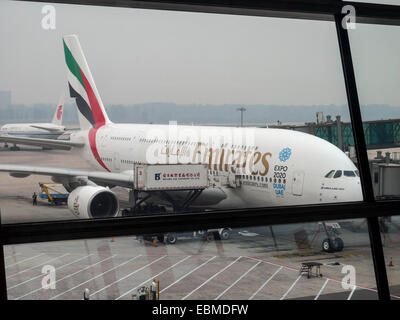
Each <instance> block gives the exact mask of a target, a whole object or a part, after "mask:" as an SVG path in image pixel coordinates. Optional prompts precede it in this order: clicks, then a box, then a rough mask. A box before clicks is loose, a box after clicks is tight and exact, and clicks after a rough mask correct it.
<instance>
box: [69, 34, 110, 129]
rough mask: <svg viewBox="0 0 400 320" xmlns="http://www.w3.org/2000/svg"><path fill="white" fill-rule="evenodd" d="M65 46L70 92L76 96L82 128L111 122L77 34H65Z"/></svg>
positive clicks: (96, 126)
mask: <svg viewBox="0 0 400 320" xmlns="http://www.w3.org/2000/svg"><path fill="white" fill-rule="evenodd" d="M63 46H64V54H65V62H66V65H67V74H68V76H67V78H68V86H69V92H70V96H71V98H75V100H76V104H77V106H78V117H79V122H80V126H81V129H82V130H85V129H89V128H99V127H101V126H103V125H105V124H108V123H111V121H110V119H109V118H108V116H107V113H106V110H105V108H104V105H103V102H102V101H101V98H100V95H99V93H98V91H97V88H96V84H95V83H94V80H93V77H92V73H91V72H90V69H89V66H88V64H87V62H86V58H85V55H84V54H83V51H82V48H81V45H80V43H79V40H78V37H77V36H76V35H68V36H64V37H63Z"/></svg>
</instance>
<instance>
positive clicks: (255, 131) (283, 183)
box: [71, 124, 362, 208]
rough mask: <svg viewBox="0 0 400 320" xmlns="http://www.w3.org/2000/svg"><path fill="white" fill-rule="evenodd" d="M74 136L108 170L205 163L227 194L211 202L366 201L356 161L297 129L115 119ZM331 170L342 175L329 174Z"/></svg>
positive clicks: (87, 156)
mask: <svg viewBox="0 0 400 320" xmlns="http://www.w3.org/2000/svg"><path fill="white" fill-rule="evenodd" d="M94 131H97V132H94ZM89 136H91V138H90V137H89ZM71 140H78V141H82V140H84V141H86V146H85V147H84V148H83V149H81V150H82V151H81V152H82V156H83V157H84V158H85V159H87V160H89V161H91V162H92V163H93V164H94V165H95V166H96V167H97V168H99V169H103V170H108V171H110V172H126V173H129V172H132V169H133V165H134V164H135V163H162V164H165V163H208V164H209V175H210V179H211V180H212V181H213V185H214V186H215V187H216V188H220V189H221V190H223V191H224V192H225V194H226V195H227V197H226V199H225V200H223V201H221V202H220V203H219V204H218V205H216V206H213V207H214V208H233V207H261V206H265V207H266V206H276V205H299V204H318V203H328V202H346V201H361V200H362V192H361V186H360V179H359V177H358V172H357V168H356V167H355V165H354V164H353V162H352V161H351V160H350V159H349V158H348V157H347V156H346V155H345V154H344V153H343V152H342V151H341V150H339V149H338V148H337V147H335V146H334V145H332V144H331V143H329V142H327V141H325V140H322V139H320V138H318V137H315V136H312V135H309V134H305V133H301V132H296V131H292V130H283V129H261V128H231V127H206V126H169V125H141V124H137V125H136V124H110V125H104V126H102V127H100V128H98V129H92V133H90V130H89V131H80V132H77V133H73V134H72V135H71ZM90 140H91V141H90ZM332 170H335V172H336V171H338V170H340V171H342V174H341V175H340V176H339V174H336V176H338V177H335V178H333V177H330V178H325V175H326V174H327V173H328V172H330V171H332ZM344 172H346V175H344ZM229 175H230V176H232V175H233V176H235V175H236V176H240V181H241V186H240V187H237V188H232V187H230V186H228V185H226V184H225V185H224V184H221V183H220V182H221V181H222V180H223V179H224V178H226V177H228V176H229ZM225 180H226V179H225Z"/></svg>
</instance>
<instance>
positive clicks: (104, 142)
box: [100, 134, 108, 147]
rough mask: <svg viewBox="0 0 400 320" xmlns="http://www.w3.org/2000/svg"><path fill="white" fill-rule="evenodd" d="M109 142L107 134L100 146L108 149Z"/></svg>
mask: <svg viewBox="0 0 400 320" xmlns="http://www.w3.org/2000/svg"><path fill="white" fill-rule="evenodd" d="M107 141H108V134H105V135H104V136H101V142H100V145H101V146H102V147H106V146H107Z"/></svg>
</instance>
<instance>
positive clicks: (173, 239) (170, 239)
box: [167, 234, 177, 244]
mask: <svg viewBox="0 0 400 320" xmlns="http://www.w3.org/2000/svg"><path fill="white" fill-rule="evenodd" d="M176 240H177V239H176V236H175V235H174V234H169V235H168V236H167V242H168V243H169V244H175V243H176Z"/></svg>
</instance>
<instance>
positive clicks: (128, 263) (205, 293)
mask: <svg viewBox="0 0 400 320" xmlns="http://www.w3.org/2000/svg"><path fill="white" fill-rule="evenodd" d="M0 159H1V160H0V161H1V163H14V164H19V163H20V164H28V163H29V164H32V165H40V166H55V167H69V168H80V169H91V167H90V165H89V164H88V163H86V162H85V161H83V160H81V159H80V158H79V157H78V156H77V155H74V154H72V153H70V152H68V151H56V150H50V151H48V150H47V151H42V150H40V149H35V148H25V149H23V150H22V151H17V152H11V151H7V150H4V149H0ZM0 176H1V179H0V208H1V219H2V223H20V222H33V221H46V220H47V221H49V220H63V219H64V220H65V219H76V218H75V216H74V215H72V213H70V211H69V210H68V208H67V207H66V206H51V205H49V204H48V203H46V202H44V201H43V202H42V201H40V202H39V205H38V206H32V198H31V197H32V193H33V192H34V191H36V192H38V191H39V186H38V183H39V182H49V181H50V178H49V177H45V176H30V177H28V178H23V179H21V178H13V177H10V176H8V175H7V174H6V173H0ZM116 193H117V194H118V196H119V197H120V198H121V199H122V200H121V202H124V201H126V200H127V198H128V192H127V191H126V190H124V189H122V188H118V189H116ZM341 225H342V228H341V229H340V233H341V234H340V237H341V238H342V239H343V240H344V244H345V247H344V250H343V251H341V252H336V253H326V252H323V251H322V250H321V242H322V240H323V239H324V238H326V235H325V234H324V232H323V228H322V227H321V225H319V224H317V223H313V224H297V225H285V226H274V227H273V232H274V237H273V235H272V233H271V232H270V231H271V230H270V228H269V227H258V228H252V229H235V230H232V232H231V237H230V238H229V239H228V240H216V239H214V238H213V237H211V240H210V241H207V240H204V239H203V238H201V237H195V238H193V237H190V236H187V237H186V238H185V237H181V238H179V239H178V241H177V243H176V244H174V245H171V244H165V243H158V245H157V246H155V245H154V244H153V243H151V242H147V241H145V242H143V241H141V240H140V239H138V238H137V237H136V236H135V235H132V236H125V237H115V238H99V239H82V240H71V241H57V242H46V243H29V244H20V245H8V246H5V247H4V257H5V262H6V277H7V287H8V298H9V299H10V300H14V299H15V300H32V299H33V300H36V299H38V300H54V299H55V300H62V299H82V298H83V291H84V290H85V289H86V288H87V289H89V292H90V299H93V300H97V299H107V300H114V299H115V300H120V299H123V300H131V299H133V295H134V294H137V290H138V289H139V288H140V287H142V286H147V285H150V283H151V281H152V280H153V279H156V280H158V281H159V283H160V299H161V300H192V299H196V300H214V299H215V300H231V299H235V300H236V299H239V300H253V299H254V300H285V299H307V300H310V299H312V300H323V299H343V300H357V299H377V291H376V282H375V276H374V268H373V263H372V259H371V249H370V246H369V238H368V232H367V228H366V224H365V221H363V220H360V221H346V222H345V223H341ZM299 234H303V235H304V234H306V237H305V238H303V239H302V240H301V241H299V236H298V235H299ZM382 235H383V237H382V239H383V242H384V253H385V258H386V260H387V261H386V263H387V265H389V263H390V261H391V262H392V263H391V265H392V266H391V267H389V266H388V267H387V273H388V278H389V283H390V286H391V293H392V298H393V299H399V297H400V254H399V252H398V247H399V243H400V234H399V232H398V228H397V221H396V219H393V220H392V222H391V224H390V225H389V229H388V232H387V233H385V234H382ZM311 261H312V262H318V263H321V264H322V265H321V270H320V273H321V274H322V275H318V276H311V277H310V278H308V277H307V275H305V274H300V273H299V270H300V267H301V263H302V262H311ZM349 266H350V267H349ZM351 267H353V268H354V269H351ZM349 270H354V271H355V273H354V274H355V278H352V279H354V280H355V282H351V281H350V283H349V275H350V274H351V271H349ZM48 284H50V287H49V286H48ZM51 284H53V285H51Z"/></svg>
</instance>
